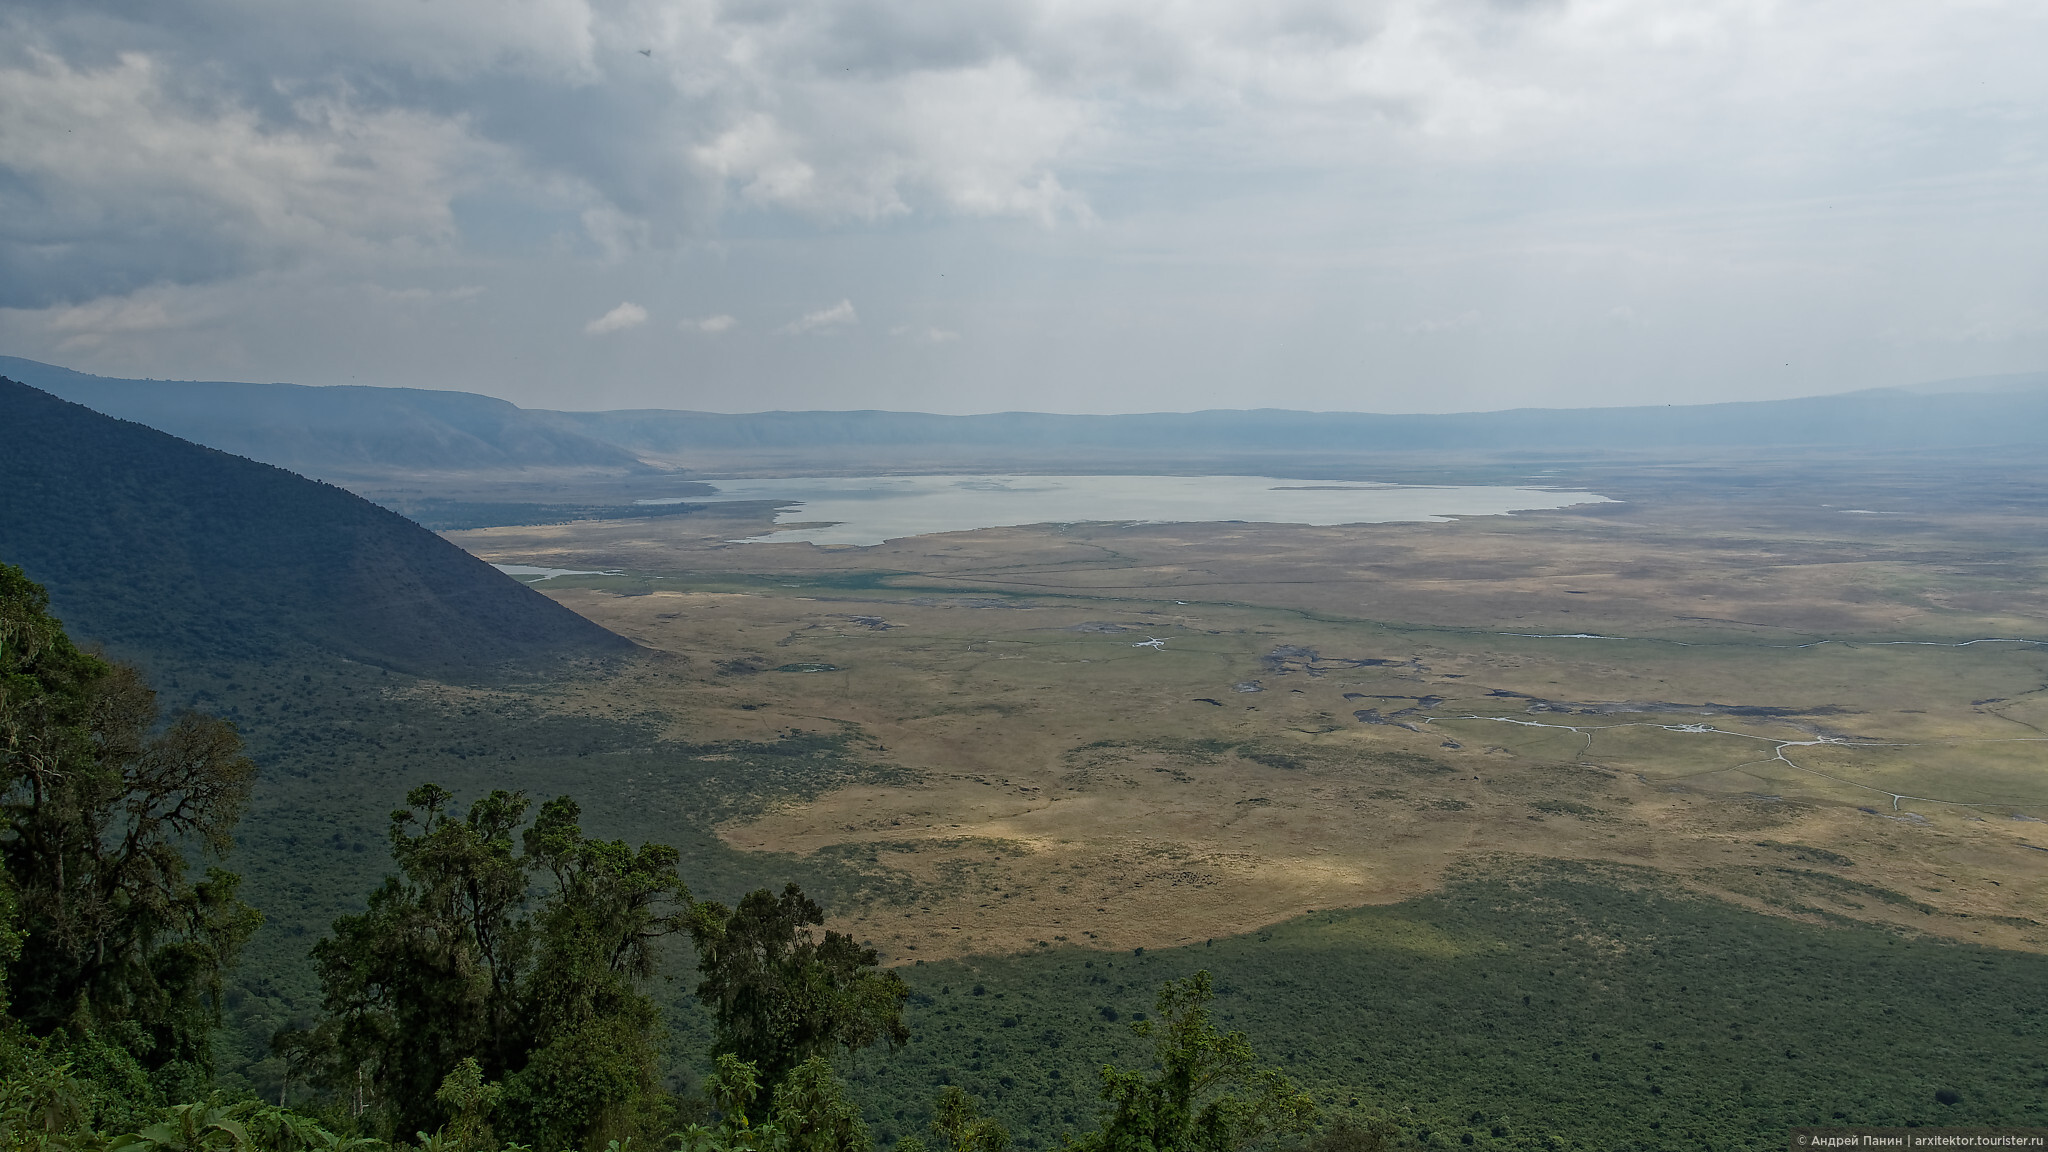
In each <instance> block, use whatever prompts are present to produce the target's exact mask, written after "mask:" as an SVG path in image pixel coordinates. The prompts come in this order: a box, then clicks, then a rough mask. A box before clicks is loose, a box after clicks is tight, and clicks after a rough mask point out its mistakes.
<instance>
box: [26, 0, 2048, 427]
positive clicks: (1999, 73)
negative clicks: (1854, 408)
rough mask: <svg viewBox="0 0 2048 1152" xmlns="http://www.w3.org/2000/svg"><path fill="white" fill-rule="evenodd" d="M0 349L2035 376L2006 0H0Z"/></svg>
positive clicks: (963, 401) (1135, 378)
mask: <svg viewBox="0 0 2048 1152" xmlns="http://www.w3.org/2000/svg"><path fill="white" fill-rule="evenodd" d="M0 27H4V28H5V29H6V31H7V35H6V36H5V37H4V38H0V44H4V47H0V93H4V97H0V206H4V208H5V211H4V212H0V348H4V349H5V350H6V351H8V352H10V353H13V354H17V355H21V356H25V357H30V358H33V359H37V360H43V361H48V362H51V363H57V364H63V365H66V366H69V367H74V368H77V369H79V370H82V371H88V372H93V373H97V374H101V375H107V376H114V377H145V376H147V377H156V378H184V379H195V380H288V381H292V382H296V383H302V384H315V385H322V384H351V383H353V384H375V385H389V386H405V387H424V388H440V389H453V390H465V391H474V392H481V393H484V394H488V395H494V396H501V397H504V398H506V399H509V400H512V401H513V402H515V403H518V404H520V405H522V406H525V407H534V408H555V409H565V408H567V409H579V410H605V409H621V408H667V409H686V410H700V411H763V410H775V409H781V410H819V409H825V410H858V409H881V410H894V411H924V412H935V413H949V414H952V413H969V412H996V411H1009V410H1036V411H1059V412H1072V413H1106V412H1148V411H1188V410H1201V409H1217V408H1262V407H1273V408H1290V409H1299V410H1317V411H1335V410H1342V411H1362V412H1384V413H1408V412H1445V413H1449V412H1464V411H1485V410H1500V409H1509V408H1518V407H1585V406H1609V405H1629V404H1685V403H1702V402H1714V401H1728V400H1758V399H1777V398H1786V397H1794V396H1814V395H1826V394H1833V393H1839V392H1846V391H1854V390H1859V389H1865V388H1874V387H1887V386H1897V385H1906V384H1913V383H1918V382H1923V381H1931V380H1942V379H1953V378H1958V377H1969V376H1977V375H1986V374H1997V373H2008V372H2021V371H2028V370H2037V369H2039V368H2040V367H2042V366H2043V365H2048V312H2044V307H2048V305H2044V301H2048V228H2044V227H2042V223H2043V221H2042V215H2043V211H2044V209H2043V205H2044V204H2048V164H2044V162H2043V157H2044V156H2048V128H2044V124H2048V122H2044V120H2043V118H2042V117H2041V116H2040V115H2039V112H2038V109H2039V108H2040V107H2042V106H2043V105H2044V103H2048V74H2044V72H2043V70H2041V69H2040V68H2039V67H2038V65H2037V63H2036V61H2037V60H2038V58H2039V55H2040V49H2041V47H2042V46H2043V45H2044V44H2048V10H2043V9H2041V8H2040V7H2039V6H2036V5H2027V4H2023V3H2018V2H2016V0H1986V2H1984V3H1979V4H1974V5H1972V6H1971V7H1970V9H1969V10H1968V13H1967V15H1966V16H1958V15H1957V14H1956V13H1955V12H1953V11H1950V10H1946V9H1941V8H1930V7H1926V6H1919V5H1910V4H1905V3H1900V2H1887V3H1881V4H1876V5H1869V4H1862V5H1850V4H1847V3H1841V2H1838V0H1829V2H1825V3H1820V4H1804V5H1789V4H1782V3H1772V2H1766V3H1761V4H1758V3H1750V2H1737V0H1713V2H1709V3H1678V2H1676V0H1645V2H1641V3H1634V4H1613V3H1603V2H1595V0H1545V2H1538V3H1505V2H1494V0H1434V2H1433V0H1383V2H1379V3H1373V4H1365V5H1360V4H1342V3H1335V2H1330V0H1300V2H1297V3H1289V4H1283V5H1279V6H1274V5H1251V4H1244V3H1213V4H1189V5H1181V6H1176V7H1171V8H1167V9H1160V8H1157V7H1149V6H1148V7H1139V6H1132V5H1127V4H1121V3H1112V4H1108V5H1095V6H1088V7H1080V8H1076V7H1069V6H1064V5H1060V4H1056V3H1052V2H1051V0H1003V2H1001V3H997V4H993V5H988V6H984V7H980V8H976V9H973V10H966V9H960V8H958V7H956V6H950V5H940V4H932V3H929V2H925V0H861V2H858V3H854V2H848V3H838V4H811V5H800V4H793V3H787V2H784V0H767V2H763V3H749V4H744V5H719V4H714V3H710V2H709V0H676V2H671V3H653V2H647V3H640V2H630V3H629V2H620V3H610V2H598V0H526V2H523V3H519V4H516V5H513V6H510V7H505V6H502V5H496V4H487V3H484V2H482V0H436V3H434V4H432V5H424V4H419V3H413V2H409V0H393V2H389V3H384V2H372V3H365V4H358V5H350V6H316V7H312V8H303V9H297V10H293V11H292V12H290V13H289V14H287V13H284V12H282V11H280V10H276V9H273V8H269V7H265V6H258V5H250V4H246V3H242V2H239V0H182V2H177V3H170V4H164V5H153V6H148V7H146V8H136V7H134V6H130V5H122V4H115V3H111V2H105V0H87V2H83V3H65V4H61V5H60V4H55V3H43V2H30V3H24V4H17V5H14V6H12V7H11V9H10V10H9V13H8V14H7V15H6V16H5V17H4V19H0Z"/></svg>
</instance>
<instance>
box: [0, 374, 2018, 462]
mask: <svg viewBox="0 0 2048 1152" xmlns="http://www.w3.org/2000/svg"><path fill="white" fill-rule="evenodd" d="M0 372H4V373H7V374H10V375H14V376H16V377H17V378H20V379H24V380H26V381H27V382H29V383H32V384H35V385H36V386H37V387H41V388H45V389H46V390H48V391H51V392H53V393H55V394H57V395H60V396H63V397H65V398H66V399H69V400H73V401H75V402H77V403H81V404H85V405H87V406H88V407H92V408H95V409H97V410H99V411H102V412H106V413H108V414H110V415H115V416H119V417H122V418H124V419H130V420H136V421H138V422H141V423H146V424H149V425H151V426H152V427H157V428H161V429H163V430H165V431H169V432H172V433H174V434H177V435H181V436H184V437H186V438H188V439H192V440H195V441H197V442H200V443H204V444H208V445H211V446H213V447H216V448H221V449H223V450H227V451H233V452H237V453H241V454H244V455H248V456H250V457H252V458H255V459H260V460H265V461H267V462H270V463H274V464H279V465H281V466H285V467H290V468H293V469H294V470H299V471H305V472H308V473H309V474H314V475H321V476H327V477H331V478H337V479H339V478H349V477H356V476H367V475H377V474H383V475H389V474H391V473H393V472H400V471H408V470H410V471H464V470H471V471H485V470H505V469H519V468H559V467H579V468H589V469H607V470H626V471H629V472H631V471H644V470H646V469H647V468H648V466H649V464H650V462H651V463H654V464H673V463H677V462H680V463H683V464H687V463H688V458H689V456H690V454H691V453H693V452H702V453H707V454H731V453H735V452H740V453H744V452H746V451H749V450H790V451H796V452H799V453H800V452H802V451H804V450H806V449H816V448H842V449H881V450H886V449H890V448H899V447H900V448H912V447H915V448H920V449H933V450H940V451H941V452H942V453H943V452H944V451H952V452H954V453H956V454H958V455H959V456H960V457H961V459H962V460H963V461H968V460H972V459H973V458H975V454H976V453H977V452H981V451H983V450H986V449H1002V450H1004V451H1006V452H1009V453H1011V454H1013V456H1029V455H1032V454H1034V453H1035V454H1042V455H1044V456H1046V457H1048V458H1051V457H1055V456H1057V457H1060V458H1061V459H1063V460H1065V461H1068V462H1072V461H1073V460H1074V458H1075V457H1076V454H1077V453H1089V452H1096V451H1101V452H1132V453H1141V454H1148V455H1153V456H1158V455H1162V454H1167V453H1179V454H1183V455H1189V454H1203V453H1209V454H1229V453H1237V452H1242V453H1268V454H1271V453H1284V452H1288V451H1296V450H1302V451H1318V452H1343V451H1382V452H1400V451H1496V450H1502V449H1531V448H1543V449H1600V448H1612V449H1618V450H1654V449H1665V448H1688V447H1690V448H1711V447H1724V448H1757V447H1801V446H1811V447H1839V448H1880V449H1910V448H1969V447H1997V446H2013V445H2032V444H2042V443H2048V372H2037V373H2020V374H2012V375H2005V376H1983V377H1973V378H1967V379H1961V380H1949V381H1936V382H1932V383H1928V384H1923V385H1913V386H1908V387H1903V388H1878V389H1868V390H1864V391H1860V392H1849V393H1842V394H1838V395H1832V396H1814V397H1804V398H1799V399H1793V400H1757V401H1739V402H1729V403H1718V404H1698V405H1655V406H1639V407H1619V408H1577V409H1561V408H1524V409H1515V410H1509V411H1500V412H1465V413H1452V414H1445V415H1412V414H1411V415H1385V414H1374V413H1358V412H1300V411H1290V410H1285V409H1257V410H1250V411H1242V410H1212V411H1204V412H1159V413H1140V414H1129V415H1114V416H1078V415H1061V414H1056V413H1043V412H1001V413H991V414H985V415H974V416H943V415H936V414H932V413H923V412H887V411H851V412H753V413H743V414H727V413H715V412H690V411H674V410H665V409H642V410H625V411H611V412H557V411H548V410H545V409H523V408H519V407H516V406H514V405H512V404H510V403H508V402H506V401H503V400H498V399H494V398H491V397H488V396H480V395H476V394H474V393H467V392H435V391H429V390H422V389H411V388H374V387H332V388H314V387H306V386H301V385H291V384H224V383H185V382H171V381H138V380H115V379H110V378H105V377H98V376H87V375H84V374H82V373H77V372H72V371H70V370H69V369H63V368H55V367H52V366H50V365H45V364H37V363H35V362H34V361H27V360H20V359H16V358H12V357H0ZM925 456H926V458H928V459H929V458H933V457H932V455H931V453H929V452H927V453H926V454H925Z"/></svg>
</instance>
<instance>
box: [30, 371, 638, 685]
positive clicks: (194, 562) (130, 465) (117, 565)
mask: <svg viewBox="0 0 2048 1152" xmlns="http://www.w3.org/2000/svg"><path fill="white" fill-rule="evenodd" d="M0 428H4V429H6V435H5V440H4V442H0V443H4V447H0V491H4V492H5V493H6V499H5V500H4V501H0V559H5V560H6V561H7V562H9V563H14V564H19V565H21V566H22V567H23V568H24V569H26V570H27V572H28V575H29V577H30V578H31V579H33V580H36V581H38V582H40V583H43V584H45V585H46V586H48V588H49V589H50V594H51V599H52V603H53V605H54V608H55V610H56V611H57V613H58V614H59V615H60V616H61V618H62V619H63V620H64V621H65V623H66V624H67V625H68V626H69V627H70V628H71V630H72V631H73V633H74V634H76V635H79V636H81V637H83V638H86V639H89V640H97V641H100V642H103V643H105V644H106V645H108V646H109V647H110V648H112V649H115V650H116V651H117V652H118V653H120V654H122V655H157V656H162V657H167V658H170V659H173V660H177V661H203V660H236V661H245V660H255V661H271V660H277V659H290V658H296V657H301V656H316V655H324V656H336V655H338V656H342V657H345V658H347V659H350V660H355V661H360V662H362V663H366V664H373V665H378V666H382V667H386V668H391V669H397V670H401V671H406V672H413V673H419V674H428V675H440V676H448V675H456V676H474V675H482V674H487V673H489V672H491V671H492V670H495V669H497V668H499V667H501V666H504V665H507V664H532V663H536V662H541V661H549V660H554V659H558V658H562V657H576V656H598V655H604V654H608V653H616V652H621V651H625V650H627V649H629V648H630V647H631V644H630V643H629V642H628V641H626V640H624V639H622V638H620V637H618V636H615V635H613V634H612V633H610V632H608V631H605V630H604V629H603V628H600V627H598V626H597V625H595V624H592V623H591V622H589V621H587V620H585V619H583V618H582V617H580V616H577V615H575V614H574V613H572V612H570V611H568V610H567V609H565V608H562V607H559V606H558V605H556V604H555V603H554V602H553V601H551V600H549V599H548V598H547V597H545V596H542V595H541V594H540V593H538V592H535V591H533V590H532V589H529V588H527V587H525V586H524V585H522V584H520V583H519V582H518V581H516V580H513V579H511V578H509V577H507V576H504V575H502V574H500V573H499V572H497V571H496V570H495V569H493V568H491V567H490V565H488V564H485V563H483V562H482V561H480V560H477V559H476V558H474V557H472V556H470V555H469V554H468V553H465V552H463V551H462V550H461V549H459V548H457V547H455V546H454V545H452V544H449V543H448V542H446V541H444V540H442V539H441V538H440V537H438V536H436V535H434V534H433V533H432V532H429V531H427V530H426V529H424V528H421V527H420V526H418V525H417V524H414V523H412V522H410V521H408V520H406V519H404V518H403V517H401V516H398V515H397V514H395V513H392V512H388V511H386V510H384V509H382V508H379V507H377V506H376V505H374V504H371V503H369V502H368V501H365V500H363V499H361V498H359V497H356V496H354V495H351V494H350V493H348V492H345V491H342V490H341V489H339V488H335V487H332V486H330V485H327V484H322V483H319V482H317V481H312V480H307V479H306V478H304V477H302V476H296V475H293V474H292V473H290V472H286V471H284V470H282V469H280V468H273V467H271V466H270V465H267V464H259V463H256V462H255V461H252V460H246V459H243V458H241V457H238V456H230V455H228V454H226V453H224V452H218V451H215V450H213V449H210V448H203V447H200V446H199V445H196V444H192V443H189V442H187V441H184V440H179V439H177V438H176V437H173V436H168V435H165V434H164V433H162V432H158V431H155V430H153V429H150V428H145V427H143V426H142V425H140V424H132V423H128V422H127V421H123V420H115V419H112V418H110V417H107V416H102V415H100V414H99V413H97V412H93V411H92V410H90V409H87V408H83V407H80V406H79V405H76V404H71V403H68V402H66V401H63V400H59V399H57V398H56V397H54V396H51V395H49V394H48V393H45V392H40V391H37V390H36V389H33V388H30V387H27V386H26V385H23V384H19V383H16V382H14V381H12V380H8V379H5V378H4V377H0Z"/></svg>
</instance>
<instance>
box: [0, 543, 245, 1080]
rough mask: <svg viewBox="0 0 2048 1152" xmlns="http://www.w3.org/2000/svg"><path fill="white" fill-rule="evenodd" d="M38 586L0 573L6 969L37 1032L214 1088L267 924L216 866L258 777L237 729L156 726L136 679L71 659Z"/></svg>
mask: <svg viewBox="0 0 2048 1152" xmlns="http://www.w3.org/2000/svg"><path fill="white" fill-rule="evenodd" d="M48 608H49V598H48V596H47V594H45V592H44V591H43V589H42V588H41V587H40V586H39V585H36V584H34V583H32V582H31V581H29V579H28V578H27V576H26V575H25V574H23V572H22V571H21V569H19V568H15V567H12V566H10V565H5V564H0V860H4V862H5V865H6V870H7V874H8V876H9V878H11V880H12V881H13V883H14V886H15V889H16V894H17V899H18V902H19V912H18V915H19V928H20V931H21V932H22V934H23V936H24V947H23V948H22V949H21V951H20V953H19V954H18V955H17V956H16V957H15V958H14V960H13V962H12V964H11V965H10V972H9V984H10V986H11V990H12V996H13V1001H14V1012H15V1015H16V1016H17V1017H18V1018H19V1019H20V1020H21V1021H22V1022H23V1023H24V1024H25V1025H26V1026H27V1027H28V1028H29V1029H30V1031H32V1032H35V1033H38V1034H43V1035H48V1034H50V1033H53V1032H58V1031H66V1032H70V1033H73V1034H84V1033H93V1034H97V1035H99V1036H101V1038H102V1039H106V1038H113V1039H117V1040H118V1041H119V1043H120V1045H121V1047H122V1048H123V1049H124V1050H125V1051H126V1052H127V1053H128V1054H129V1055H130V1056H132V1057H133V1058H134V1059H135V1061H136V1062H137V1063H138V1064H139V1065H140V1066H141V1067H142V1068H144V1069H146V1070H147V1071H149V1072H150V1073H151V1074H152V1075H153V1076H154V1077H155V1078H156V1079H157V1081H158V1083H159V1085H160V1087H162V1088H164V1089H168V1090H171V1091H173V1092H175V1091H178V1090H182V1089H185V1088H189V1087H191V1086H193V1085H197V1084H203V1082H204V1080H205V1078H206V1077H207V1076H208V1075H210V1074H211V1070H212V1059H211V1054H210V1045H209V1042H208V1037H209V1034H210V1033H211V1031H212V1030H213V1028H214V1027H215V1026H216V1025H217V1024H218V1023H219V1019H220V1008H219V1001H220V994H221V981H222V978H223V976H224V974H225V973H226V971H227V969H228V968H229V967H230V966H231V965H232V964H233V963H234V960H235V957H236V955H237V954H238V953H239V951H240V950H241V947H242V945H243V943H245V942H246V941H247V940H248V938H249V936H250V934H251V933H252V932H254V931H255V929H256V926H257V925H258V924H259V923H261V917H260V916H259V915H258V914H257V912H256V911H255V909H253V908H251V907H249V906H248V905H247V904H244V903H243V902H242V901H241V900H240V899H239V898H237V895H236V891H237V888H238V886H239V884H240V877H238V876H236V875H234V874H233V873H230V872H226V871H223V870H221V869H219V868H218V867H210V868H208V869H207V870H206V873H205V878H204V879H201V880H196V881H195V880H193V879H191V878H190V877H189V876H188V874H187V873H188V870H189V865H188V863H187V859H188V855H187V854H188V852H190V851H191V850H192V849H193V848H195V847H196V848H197V849H199V850H200V852H201V853H202V854H203V855H206V856H211V857H214V858H216V859H218V858H220V857H223V856H225V855H226V854H227V851H228V849H229V848H230V846H231V845H232V843H233V839H232V837H233V832H234V827H235V823H236V821H237V820H239V819H240V817H241V814H242V810H243V807H244V806H245V804H246V803H247V801H248V797H249V789H250V785H251V783H252V782H253V780H254V776H255V766H254V765H253V764H252V763H251V762H250V761H249V759H248V758H247V757H246V756H244V755H242V745H241V739H240V737H239V736H237V735H236V733H235V729H234V726H233V725H231V724H229V723H227V722H226V721H223V720H218V719H213V718H210V717H204V716H199V715H196V714H192V713H186V714H182V715H179V716H177V717H174V718H173V719H172V720H171V722H170V724H169V725H168V726H167V727H164V728H162V729H161V730H159V723H160V720H161V713H160V712H159V710H158V708H157V704H156V694H155V693H154V692H152V691H151V690H150V688H149V686H148V685H147V684H146V683H144V682H143V679H142V676H141V674H140V673H139V672H137V671H136V670H135V669H134V668H132V667H129V666H127V665H123V664H115V663H111V662H109V661H107V660H103V659H101V658H99V657H97V656H93V655H89V654H87V653H83V652H80V651H79V650H78V649H77V648H76V646H74V645H73V644H72V642H71V640H70V639H69V638H68V637H67V636H65V634H64V631H63V627H62V625H61V624H59V623H58V621H57V620H55V619H54V618H52V617H51V616H50V614H49V611H48Z"/></svg>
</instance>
